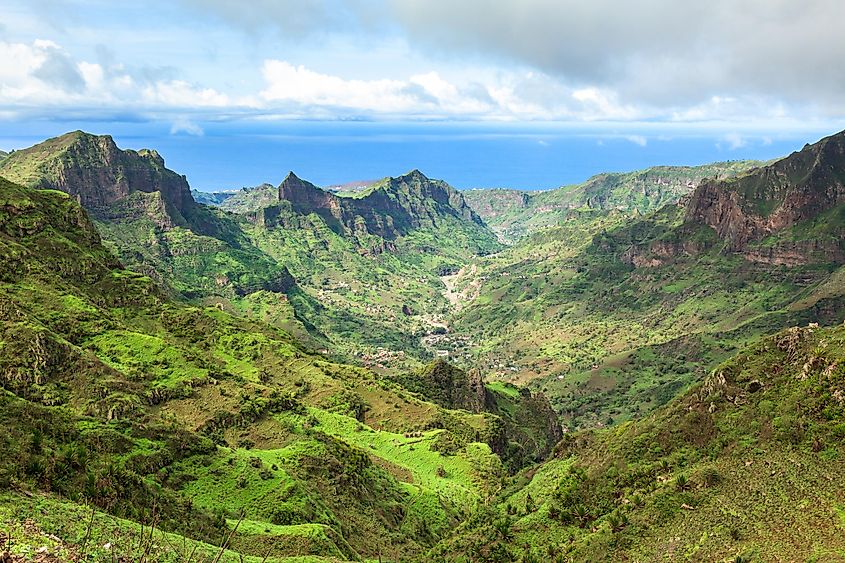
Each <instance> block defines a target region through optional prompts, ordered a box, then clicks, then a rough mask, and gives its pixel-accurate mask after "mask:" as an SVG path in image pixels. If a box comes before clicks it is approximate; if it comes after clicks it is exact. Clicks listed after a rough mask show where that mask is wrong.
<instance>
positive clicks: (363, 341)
mask: <svg viewBox="0 0 845 563" xmlns="http://www.w3.org/2000/svg"><path fill="white" fill-rule="evenodd" d="M13 156H14V157H13V158H10V159H8V160H6V161H3V163H2V164H0V175H2V176H4V177H7V178H9V179H11V180H13V181H19V182H21V183H23V184H24V185H27V186H31V187H37V188H52V189H59V190H61V191H65V192H67V193H70V194H72V195H75V196H77V197H79V198H80V201H81V202H82V204H83V206H85V208H86V209H87V210H88V211H89V213H90V214H91V216H92V218H93V219H94V221H95V224H96V226H97V229H98V231H99V232H100V234H101V236H102V238H103V240H104V242H105V244H106V245H107V246H108V247H109V248H110V249H111V250H112V251H113V252H114V253H115V254H117V256H118V257H119V258H120V260H121V262H122V263H123V264H125V265H126V266H127V267H128V268H130V269H132V270H133V271H136V272H139V273H142V274H144V275H147V276H149V277H151V278H153V279H155V280H156V281H157V282H158V283H159V284H161V285H163V286H164V287H166V288H167V289H168V291H169V292H170V293H171V294H172V295H173V296H174V297H178V298H181V299H187V300H190V301H192V302H193V303H194V304H196V305H200V306H216V307H222V308H223V310H225V311H227V312H229V313H232V314H237V315H241V316H246V317H251V318H258V319H260V320H262V321H263V322H267V323H270V324H273V325H274V326H277V327H279V328H281V329H283V330H286V331H288V332H291V333H293V334H294V335H295V336H296V337H297V338H298V339H299V340H301V341H303V342H304V343H305V344H306V345H308V346H309V347H310V348H312V349H314V350H326V351H327V353H328V354H329V355H330V356H331V357H333V358H336V359H340V360H345V361H354V362H357V363H359V364H362V365H369V366H371V367H373V368H376V369H387V370H390V371H396V370H399V369H406V368H407V369H416V368H418V367H420V366H421V365H423V364H424V363H426V362H427V361H429V360H430V359H432V357H433V351H432V350H431V349H429V348H427V347H426V346H424V345H423V343H422V342H421V338H423V337H424V336H425V335H427V334H429V333H431V332H432V331H435V330H438V327H439V326H441V325H442V318H443V316H444V315H445V312H446V309H447V301H446V299H445V298H444V297H443V296H442V294H441V291H440V290H441V288H442V284H441V282H440V280H439V277H438V276H439V275H440V274H442V273H443V272H449V271H452V270H456V269H458V268H460V267H461V266H463V265H464V264H465V263H467V262H468V261H469V260H470V259H471V258H472V257H474V256H476V255H479V254H486V253H490V252H492V251H495V250H497V249H499V248H500V245H499V244H498V242H497V241H496V238H495V235H494V234H493V233H492V232H491V231H490V230H489V229H487V228H486V226H485V225H484V224H483V222H481V220H480V219H479V218H478V217H477V216H475V215H474V214H473V213H472V211H470V210H469V208H468V207H467V206H466V204H465V203H464V202H463V199H462V197H461V196H460V194H459V193H458V192H457V191H455V190H453V189H452V188H451V187H449V186H448V185H447V184H445V183H444V182H440V181H436V180H429V179H428V178H426V177H425V176H423V175H422V174H420V173H419V172H414V173H411V174H408V175H407V176H404V177H401V178H398V179H390V178H388V179H385V180H383V181H382V182H380V183H379V184H378V185H377V187H376V188H373V189H370V190H369V191H368V192H367V194H369V195H366V197H365V194H358V197H357V198H356V199H355V200H354V202H353V201H352V200H351V199H347V198H338V197H337V196H336V195H334V194H332V193H330V192H326V191H323V190H320V189H319V188H316V187H315V186H313V185H311V184H308V183H307V182H302V181H300V180H299V179H298V178H296V177H295V176H292V179H293V178H295V179H296V182H293V180H292V179H291V182H293V183H294V184H296V186H297V187H298V188H303V187H304V188H303V189H304V190H305V191H304V192H302V193H304V194H305V196H304V197H305V198H306V199H305V200H302V201H301V202H300V201H298V200H297V199H296V197H293V198H292V199H288V200H282V199H280V196H279V189H278V188H271V187H269V185H264V186H259V187H257V188H251V189H247V190H242V191H240V192H238V193H237V194H236V195H233V196H232V197H231V198H229V199H228V200H226V201H225V202H224V203H223V205H222V207H221V208H211V207H207V206H205V205H199V204H197V203H196V201H195V200H194V199H193V197H192V195H191V191H190V188H189V186H188V184H187V182H186V181H185V179H184V177H182V176H180V175H179V174H177V173H175V172H173V171H171V170H169V169H167V168H166V167H165V165H164V160H163V159H162V158H161V156H160V155H158V153H156V152H155V151H148V150H141V151H132V150H122V149H120V148H118V147H117V146H116V145H115V143H114V141H113V140H112V139H111V137H108V136H94V135H89V134H87V133H83V132H81V131H77V132H73V133H68V134H66V135H62V136H60V137H57V138H54V139H49V140H47V141H45V142H44V143H41V144H39V145H36V146H34V147H31V148H29V149H25V150H21V151H16V152H15V153H14V155H13ZM297 182H298V183H297ZM285 185H286V184H283V185H282V186H285ZM292 193H295V194H298V193H299V191H296V190H294V192H292ZM309 194H310V195H309ZM314 196H316V198H317V200H321V199H322V200H325V201H327V202H337V201H340V202H341V203H340V204H339V205H340V207H341V208H342V212H341V213H340V214H339V215H338V217H334V216H332V215H331V214H330V213H324V214H322V215H321V214H320V213H316V212H313V211H315V210H319V209H320V208H321V207H320V205H312V204H315V202H316V201H317V200H315V201H311V200H308V199H307V198H308V197H314ZM227 209H228V210H231V211H237V212H238V213H231V212H228V211H226V210H227ZM326 209H327V208H326ZM340 225H343V228H342V229H341V228H338V226H340Z"/></svg>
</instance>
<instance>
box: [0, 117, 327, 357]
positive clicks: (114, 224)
mask: <svg viewBox="0 0 845 563" xmlns="http://www.w3.org/2000/svg"><path fill="white" fill-rule="evenodd" d="M12 156H13V158H9V159H6V160H4V161H2V162H0V176H2V177H5V178H7V179H10V178H11V179H14V180H15V181H19V182H21V183H22V184H24V185H26V186H28V187H33V188H47V189H57V190H60V191H63V192H65V193H67V194H69V195H71V196H72V197H74V198H75V199H76V200H77V201H79V202H80V203H81V204H82V205H83V207H84V208H85V209H86V210H87V211H88V213H89V214H90V215H91V217H92V219H93V220H94V224H95V225H96V227H97V230H98V231H99V233H100V235H101V236H102V238H103V240H104V243H105V244H106V245H107V246H108V247H109V248H110V249H111V250H112V251H113V252H114V253H115V254H117V255H118V257H119V258H120V260H121V262H122V263H123V264H125V265H126V266H127V267H129V268H130V269H132V270H135V271H137V272H139V273H142V274H144V275H147V276H149V277H151V278H153V279H155V280H156V281H157V282H158V283H160V284H161V285H163V286H164V287H165V288H166V289H167V290H168V291H169V292H171V293H172V294H173V295H177V296H179V297H181V298H187V299H191V300H195V301H197V302H199V303H204V304H216V305H218V306H223V307H226V308H227V309H228V310H229V311H231V312H236V311H237V307H236V306H235V304H237V303H239V302H240V300H241V298H244V297H246V296H249V295H254V294H256V293H258V294H259V295H265V294H266V293H270V294H272V295H274V296H275V300H276V302H277V307H276V309H277V311H276V314H275V319H276V320H277V322H278V323H279V325H280V326H281V327H282V328H284V329H286V330H290V331H293V332H294V333H296V334H297V336H298V337H300V338H303V339H307V340H309V341H311V342H312V344H313V345H314V346H324V345H325V343H324V336H323V335H322V334H320V333H319V331H318V330H316V329H315V328H314V327H313V325H311V324H310V322H309V321H308V320H307V318H306V317H307V316H308V314H309V313H310V311H313V310H315V309H318V308H319V305H318V304H316V303H315V302H313V301H312V300H311V299H310V298H309V297H308V296H307V295H306V294H304V293H303V292H302V291H301V290H300V288H299V287H298V286H297V284H296V281H295V280H294V279H293V277H292V276H291V274H290V272H289V271H288V270H287V268H285V266H284V264H280V263H278V262H276V261H275V260H273V259H272V258H270V257H269V256H268V255H266V254H265V253H263V252H261V251H260V250H259V249H257V248H256V247H255V246H254V245H253V244H252V243H251V242H250V241H249V240H248V239H247V237H246V236H245V235H244V233H243V232H242V230H241V227H240V226H239V225H238V222H237V221H235V220H233V219H232V218H231V217H229V216H227V215H226V214H224V213H221V212H219V211H216V210H213V209H210V208H208V207H206V206H203V205H199V204H197V203H196V202H195V201H194V199H193V197H192V196H191V191H190V188H189V186H188V183H187V181H186V180H185V177H184V176H182V175H180V174H177V173H176V172H173V171H172V170H170V169H168V168H166V166H165V163H164V160H163V159H162V157H161V156H160V155H159V154H158V153H157V152H156V151H153V150H146V149H144V150H140V151H134V150H123V149H120V148H118V147H117V146H116V145H115V142H114V140H113V139H112V138H111V137H109V136H96V135H91V134H88V133H83V132H80V131H76V132H72V133H68V134H65V135H62V136H60V137H56V138H54V139H49V140H47V141H45V142H43V143H40V144H38V145H35V146H33V147H31V148H28V149H24V150H20V151H15V152H14V153H13V154H12Z"/></svg>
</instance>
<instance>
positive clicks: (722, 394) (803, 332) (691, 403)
mask: <svg viewBox="0 0 845 563" xmlns="http://www.w3.org/2000/svg"><path fill="white" fill-rule="evenodd" d="M843 363H845V329H843V328H842V327H836V328H830V329H820V328H817V327H816V326H815V325H811V326H809V327H807V328H792V329H789V330H787V331H785V332H782V333H780V334H778V335H777V336H774V337H771V338H766V339H764V340H762V341H760V342H758V343H756V344H754V345H753V346H751V347H749V348H746V349H744V350H743V351H742V352H741V353H740V354H738V355H737V356H735V357H734V358H732V359H731V360H729V361H727V362H725V363H723V364H721V365H719V366H718V367H717V369H715V370H714V371H713V372H712V373H711V374H710V375H709V376H708V377H707V378H706V379H705V380H704V382H703V383H701V384H698V385H696V386H694V387H693V388H691V389H690V390H689V391H688V392H686V393H684V394H683V395H682V396H681V397H679V398H678V399H676V400H674V401H673V402H672V403H671V404H670V405H668V406H667V407H665V408H662V409H660V410H658V411H657V412H655V413H654V414H652V415H650V416H648V417H645V418H643V419H641V420H638V421H636V422H628V423H625V424H621V425H619V426H616V427H615V428H613V429H608V430H602V431H592V432H581V433H575V434H570V435H568V436H567V437H566V438H565V439H564V440H563V441H562V442H561V443H560V444H559V446H558V450H557V455H556V458H555V459H554V460H551V461H548V462H546V463H545V464H543V465H542V466H540V467H539V469H536V470H531V471H527V472H525V473H524V474H522V475H520V476H518V477H517V478H515V479H514V480H513V481H512V482H511V483H510V484H509V486H508V487H507V488H506V489H505V490H504V491H503V492H502V494H501V495H499V496H498V497H497V499H496V503H495V504H494V505H493V507H492V508H489V509H488V510H487V511H486V512H485V513H483V514H479V515H478V516H477V517H475V518H474V519H472V520H471V521H469V522H467V523H466V524H464V525H462V527H461V528H460V529H459V531H458V532H457V533H456V535H455V536H454V537H453V538H451V539H450V540H448V541H446V542H444V543H442V544H441V545H439V546H438V547H437V549H436V551H435V553H437V554H438V555H441V556H443V557H445V558H447V559H455V558H460V557H461V556H463V557H465V558H466V559H468V560H479V561H481V560H486V561H541V560H544V559H551V560H556V561H668V560H678V559H682V560H694V561H785V560H802V561H803V560H806V561H840V560H842V559H843V558H845V533H844V532H845V519H843V508H845V494H843V491H842V487H841V483H842V482H843V479H845V473H843V467H845V466H843V464H842V455H843V453H845V451H843V446H842V444H843V442H842V438H843V430H845V428H843V424H842V421H843V417H844V416H845V410H843V409H845V400H843V396H845V370H843V368H842V366H843Z"/></svg>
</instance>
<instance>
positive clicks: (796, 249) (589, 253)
mask: <svg viewBox="0 0 845 563" xmlns="http://www.w3.org/2000/svg"><path fill="white" fill-rule="evenodd" d="M838 137H839V136H834V138H833V139H825V140H822V141H821V142H820V143H817V144H816V145H813V146H808V147H806V148H805V149H804V150H803V151H800V152H799V153H796V154H794V155H791V156H789V157H787V158H786V159H784V160H781V161H778V162H776V163H773V164H770V165H768V166H764V167H760V168H757V169H753V170H750V171H748V172H746V173H743V174H740V175H738V176H736V177H735V178H726V179H724V180H721V181H710V180H708V181H704V182H702V184H701V185H700V186H698V188H696V189H695V190H694V191H693V193H691V194H690V195H688V196H686V197H684V198H681V199H680V200H679V202H678V203H671V204H668V205H666V206H664V207H663V208H661V209H659V210H656V211H654V212H652V213H649V214H646V215H643V216H640V217H639V218H637V219H635V218H632V217H631V216H630V215H628V214H627V213H626V211H625V210H613V211H601V210H577V211H573V216H572V218H571V219H570V220H569V221H566V222H564V223H562V224H561V225H559V226H557V227H553V228H547V229H544V230H542V231H539V232H537V233H535V234H533V235H530V236H528V237H526V238H525V239H523V240H522V241H520V242H519V243H517V244H515V245H514V246H512V247H511V248H509V249H507V250H506V251H504V252H501V253H499V254H497V255H495V256H491V257H488V258H483V259H480V260H478V261H477V262H476V263H475V264H474V266H473V267H472V268H466V269H465V270H464V271H463V272H461V275H459V276H458V277H457V278H456V280H454V281H453V284H454V285H455V286H456V287H458V288H459V289H461V290H462V291H463V293H462V295H464V296H465V301H464V303H463V304H462V307H461V309H460V311H458V312H456V313H454V314H453V315H452V317H451V318H450V319H449V322H448V324H449V325H450V328H451V332H450V334H448V335H446V337H444V339H445V342H443V343H442V344H441V346H442V347H443V348H444V349H450V350H454V356H455V357H457V358H461V362H458V363H459V366H461V367H467V366H472V367H474V368H476V369H481V370H484V371H486V372H487V373H489V374H490V377H493V378H497V379H502V380H504V381H512V382H516V383H523V384H525V383H529V382H530V384H531V386H532V388H534V389H539V390H542V391H543V392H544V393H545V394H546V395H547V396H548V397H549V400H550V401H551V402H552V404H553V406H554V407H555V408H556V409H557V410H558V412H561V413H562V415H563V416H564V418H565V420H567V421H568V423H569V425H570V426H571V427H572V428H582V427H590V426H604V425H607V424H614V423H618V422H619V421H622V420H627V419H630V418H637V417H640V416H643V415H645V414H647V413H648V412H650V411H651V410H653V409H654V408H656V407H658V406H659V405H661V404H664V403H666V402H667V401H669V400H671V399H672V397H674V396H675V395H676V394H677V393H678V392H680V391H682V390H683V389H684V388H686V387H687V386H688V385H690V384H691V383H693V382H695V381H697V380H700V378H702V377H703V376H704V375H705V374H706V373H707V371H708V370H709V369H711V368H712V367H713V366H715V365H716V364H718V363H719V362H721V361H723V360H725V359H726V358H727V357H729V356H730V354H731V353H733V352H735V351H736V350H738V349H739V348H741V347H742V346H743V345H745V344H746V343H747V342H749V341H750V340H751V339H753V338H755V337H759V336H764V335H766V334H771V333H772V332H775V331H777V330H780V329H782V328H783V327H786V326H790V325H796V324H801V323H804V324H806V323H808V322H819V323H821V324H835V323H838V322H842V320H843V313H842V311H843V304H845V289H843V288H845V286H843V285H842V283H841V282H842V279H843V276H845V271H843V268H842V264H843V262H842V259H841V256H842V255H841V241H842V240H843V237H842V229H843V224H845V223H844V222H843V219H845V215H843V211H842V206H841V203H838V202H839V199H838V197H839V196H837V195H836V194H838V193H839V190H840V186H841V180H840V179H839V178H840V176H839V174H841V173H842V172H843V171H845V162H842V161H840V160H838V159H837V158H836V155H837V154H838V153H837V150H838V149H836V148H835V147H836V141H835V139H837V138H838ZM787 171H788V174H787ZM790 178H791V179H790ZM804 179H806V181H805V180H804ZM750 186H753V189H752V188H751V187H750ZM712 194H716V196H715V197H717V198H718V199H717V201H719V202H731V204H730V205H729V204H727V203H725V204H722V203H719V204H714V205H710V204H708V203H707V202H708V201H713V199H712V198H711V195H712ZM743 194H747V197H746V196H745V195H743ZM754 202H757V203H756V204H755V203H754ZM763 208H765V209H768V211H766V216H768V213H772V217H790V219H788V220H785V221H784V222H783V226H782V227H781V228H779V230H777V229H776V228H774V227H772V228H770V229H768V230H759V228H758V227H755V226H753V225H758V224H760V222H761V219H760V218H761V217H763V216H764V215H762V214H761V213H762V212H761V211H760V209H763ZM722 210H725V212H724V213H723V212H722ZM755 210H756V211H755ZM749 225H752V226H750V227H749ZM772 225H774V223H772ZM738 241H741V244H740V245H739V246H738V245H737V242H738ZM459 336H460V338H459ZM467 342H472V343H479V342H480V343H484V345H483V346H478V345H468V344H467Z"/></svg>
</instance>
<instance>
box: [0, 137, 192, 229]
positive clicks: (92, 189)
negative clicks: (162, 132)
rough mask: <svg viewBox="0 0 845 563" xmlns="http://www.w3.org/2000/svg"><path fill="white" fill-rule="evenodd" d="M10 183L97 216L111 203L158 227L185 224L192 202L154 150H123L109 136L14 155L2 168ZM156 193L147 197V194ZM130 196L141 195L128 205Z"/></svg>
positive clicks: (53, 142)
mask: <svg viewBox="0 0 845 563" xmlns="http://www.w3.org/2000/svg"><path fill="white" fill-rule="evenodd" d="M0 175H2V176H3V177H5V178H7V179H8V180H10V181H12V182H16V183H18V184H21V185H24V186H28V187H32V188H40V189H54V190H60V191H63V192H65V193H68V194H70V195H71V196H74V197H75V198H76V199H77V200H78V201H79V202H80V203H81V204H82V205H83V207H85V208H86V209H87V210H88V211H89V212H90V213H91V214H92V215H93V216H94V217H95V218H98V217H99V216H100V215H101V214H106V215H108V214H109V212H108V210H109V209H110V208H112V207H113V206H115V205H119V204H122V203H125V204H126V205H127V206H128V207H129V208H133V209H134V210H136V211H140V212H143V213H146V214H149V215H150V216H152V217H155V218H156V219H157V221H158V222H159V223H160V224H161V226H162V227H172V226H174V225H184V224H185V222H186V220H185V216H186V215H189V214H191V213H192V212H193V210H194V207H195V206H196V202H195V201H194V199H193V197H191V190H190V187H189V186H188V182H187V180H186V179H185V177H184V176H181V175H179V174H177V173H176V172H173V171H172V170H169V169H167V168H166V167H165V165H164V159H163V158H162V157H161V155H159V154H158V152H156V151H154V150H147V149H142V150H140V151H134V150H121V149H120V148H118V147H117V145H116V144H115V142H114V139H112V138H111V137H110V136H108V135H100V136H98V135H91V134H89V133H84V132H82V131H74V132H72V133H67V134H65V135H62V136H60V137H55V138H53V139H48V140H47V141H44V142H43V143H40V144H38V145H35V146H33V147H30V148H28V149H23V150H20V151H15V152H14V153H12V154H11V155H9V157H8V158H6V159H4V160H2V164H0ZM156 193H158V194H159V197H153V198H152V199H150V198H149V197H147V196H146V195H145V194H156ZM133 194H140V197H138V198H137V199H135V200H133V201H127V200H128V199H129V198H130V196H132V195H133Z"/></svg>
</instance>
